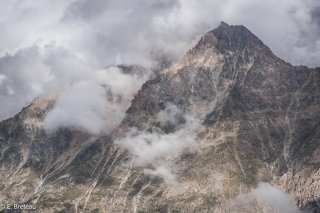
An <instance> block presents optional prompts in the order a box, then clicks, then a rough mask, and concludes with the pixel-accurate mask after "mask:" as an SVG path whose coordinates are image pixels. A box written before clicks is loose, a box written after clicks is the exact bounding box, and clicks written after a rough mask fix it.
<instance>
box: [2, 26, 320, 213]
mask: <svg viewBox="0 0 320 213" xmlns="http://www.w3.org/2000/svg"><path fill="white" fill-rule="evenodd" d="M122 69H123V70H124V72H126V73H131V72H132V73H137V72H138V71H136V69H137V67H135V66H130V67H127V66H123V67H122ZM139 70H141V68H139ZM110 98H111V99H112V97H110V95H109V96H108V94H106V99H110ZM55 104H56V97H43V98H40V99H38V100H36V101H34V102H33V103H32V104H31V105H29V106H27V107H26V108H24V109H23V110H22V111H21V112H20V113H19V114H17V115H16V116H15V117H13V118H11V119H8V120H5V121H2V122H1V123H0V148H1V161H0V164H1V173H0V180H1V183H2V184H1V185H0V189H1V195H0V200H1V202H2V203H8V204H15V203H19V204H30V205H34V206H36V210H32V212H239V210H241V212H286V211H288V212H299V211H300V210H299V209H298V208H300V209H301V211H302V210H306V211H311V212H312V211H313V212H317V211H319V208H320V200H319V199H320V174H319V168H320V157H319V156H320V146H319V144H320V135H319V134H320V123H319V121H320V113H319V112H320V69H318V68H316V69H309V68H307V67H303V66H299V67H296V66H292V65H290V64H288V63H286V62H284V61H283V60H281V59H279V58H278V57H277V56H275V55H274V54H273V53H272V52H271V50H270V49H269V48H268V47H267V46H266V45H264V44H263V42H262V41H260V40H259V39H258V38H257V37H256V36H255V35H253V34H252V33H251V32H250V31H249V30H248V29H246V28H245V27H244V26H229V25H228V24H226V23H222V24H221V25H220V26H219V27H218V28H216V29H214V30H212V31H210V32H208V33H207V34H206V35H204V36H203V37H202V38H201V39H200V41H199V42H198V44H197V45H196V46H195V47H193V48H192V49H191V50H189V51H188V52H187V53H186V55H185V56H184V57H183V58H182V59H181V60H180V61H178V62H176V63H175V64H172V65H171V66H170V67H167V68H165V69H163V70H161V71H160V72H157V75H156V76H154V77H152V78H151V79H150V80H148V81H147V82H146V83H144V84H143V86H142V87H141V89H140V90H139V91H138V92H137V94H135V96H134V98H133V100H132V101H131V105H130V106H129V108H128V109H127V110H126V113H125V117H124V119H123V120H122V122H121V124H120V125H119V126H117V127H114V128H113V129H110V130H108V131H105V132H103V133H100V134H92V133H88V132H86V131H81V129H80V130H79V129H75V128H73V127H63V128H59V129H57V130H56V131H51V132H48V131H46V130H45V129H44V124H43V121H44V120H45V118H46V115H47V114H48V113H49V112H50V111H52V110H53V109H54V107H55ZM106 117H107V116H106ZM134 144H136V145H137V146H138V145H139V146H140V147H136V146H134ZM158 144H161V146H157V145H158ZM141 159H142V160H141ZM261 182H264V184H262V185H261V184H260V183H261ZM266 183H269V184H267V185H266ZM271 185H276V186H271ZM257 186H258V188H257ZM280 189H281V190H282V191H281V190H280ZM270 197H271V198H272V197H277V198H279V199H277V200H279V201H282V200H283V202H272V199H270ZM270 200H271V202H270ZM290 202H291V203H290ZM291 204H292V206H290V205H291ZM317 209H318V210H317ZM26 212H28V211H26Z"/></svg>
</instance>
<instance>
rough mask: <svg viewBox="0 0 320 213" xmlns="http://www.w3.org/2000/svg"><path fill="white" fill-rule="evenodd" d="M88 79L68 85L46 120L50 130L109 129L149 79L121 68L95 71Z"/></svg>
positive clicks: (116, 123) (97, 132)
mask: <svg viewBox="0 0 320 213" xmlns="http://www.w3.org/2000/svg"><path fill="white" fill-rule="evenodd" d="M90 74H91V76H89V75H86V76H87V80H77V81H75V82H74V83H72V84H71V85H69V86H65V87H64V88H63V89H62V90H61V91H60V94H59V97H58V99H57V101H56V104H55V106H54V108H53V110H52V111H50V112H49V113H48V114H47V116H46V118H45V120H44V127H45V129H47V130H51V131H52V130H56V129H58V128H59V127H73V128H75V129H80V130H84V131H87V132H88V133H91V134H100V133H102V132H109V131H111V130H112V129H113V128H114V127H116V126H117V125H119V124H120V122H121V121H122V119H123V118H124V116H125V110H126V109H127V108H128V107H129V104H130V102H131V99H132V98H133V95H134V94H135V93H136V92H137V91H138V90H139V88H140V87H141V85H142V84H143V83H144V82H145V81H146V80H147V78H148V77H147V76H148V75H147V74H148V73H147V72H145V73H144V75H141V76H137V75H136V74H130V73H127V74H125V73H123V72H122V71H121V70H120V69H119V68H117V67H110V68H109V69H104V70H97V71H91V73H90Z"/></svg>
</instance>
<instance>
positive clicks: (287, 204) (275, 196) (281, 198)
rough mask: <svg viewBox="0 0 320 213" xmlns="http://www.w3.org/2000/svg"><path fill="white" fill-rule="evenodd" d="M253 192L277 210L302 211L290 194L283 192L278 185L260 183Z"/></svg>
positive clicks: (286, 212) (292, 212)
mask: <svg viewBox="0 0 320 213" xmlns="http://www.w3.org/2000/svg"><path fill="white" fill-rule="evenodd" d="M252 194H253V195H254V196H255V197H256V198H257V199H258V200H260V201H262V202H264V203H266V204H267V205H270V206H272V207H273V208H274V209H275V210H277V211H279V212H281V213H299V212H301V211H300V210H299V209H298V208H297V207H295V206H294V205H293V203H292V202H291V200H290V197H289V195H288V194H286V193H285V192H283V191H282V190H281V189H279V188H278V187H276V186H272V185H270V184H268V183H260V184H259V185H258V187H257V188H256V189H255V190H253V192H252Z"/></svg>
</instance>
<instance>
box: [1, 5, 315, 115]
mask: <svg viewBox="0 0 320 213" xmlns="http://www.w3.org/2000/svg"><path fill="white" fill-rule="evenodd" d="M317 2H318V1H316V0H268V1H261V0H130V1H124V0H117V1H111V0H55V1H50V0H12V1H7V0H0V29H1V33H0V109H1V110H0V120H2V119H5V118H8V117H10V116H12V115H14V114H15V113H17V112H18V111H19V110H20V109H21V108H22V107H23V106H25V105H26V104H28V103H30V101H31V100H32V99H33V98H35V97H37V96H40V95H44V94H47V93H54V94H60V93H63V92H64V91H65V90H67V91H73V90H72V89H71V90H70V85H71V84H74V83H79V82H81V81H84V80H88V78H89V79H91V80H90V81H92V82H95V83H97V84H99V83H101V82H97V81H96V80H95V79H96V77H95V76H93V75H95V74H93V73H99V72H97V70H100V69H101V68H103V67H106V66H109V65H114V64H119V63H127V64H141V65H143V66H146V67H151V66H152V65H153V64H154V63H156V62H157V60H160V59H162V58H164V57H169V58H171V59H172V60H177V59H178V58H180V57H181V56H182V55H183V53H184V52H185V51H186V50H188V49H189V48H191V47H192V46H193V45H194V43H195V42H196V41H197V40H198V39H199V37H200V36H201V35H203V34H204V33H205V32H206V31H209V30H211V29H213V28H215V27H217V25H218V24H219V23H220V21H225V22H227V23H229V24H242V25H245V26H246V27H248V28H249V29H250V30H251V31H252V32H253V33H254V34H256V35H257V36H258V37H259V38H260V39H261V40H262V41H263V42H264V43H265V44H267V45H268V46H269V47H270V48H271V49H272V50H273V52H274V53H275V54H277V55H278V56H279V57H281V58H283V59H284V60H286V61H288V62H290V63H292V64H294V65H300V64H303V65H308V66H311V67H314V66H319V64H320V39H319V38H320V36H319V35H320V4H319V3H317ZM120 79H122V78H120ZM126 79H127V78H126ZM92 82H90V83H89V85H90V84H91V83H92ZM68 95H70V94H68Z"/></svg>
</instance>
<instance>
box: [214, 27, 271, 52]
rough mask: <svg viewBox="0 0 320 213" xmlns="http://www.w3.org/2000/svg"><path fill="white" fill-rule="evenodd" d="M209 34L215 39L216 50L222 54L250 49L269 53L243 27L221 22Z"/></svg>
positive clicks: (262, 44) (263, 45)
mask: <svg viewBox="0 0 320 213" xmlns="http://www.w3.org/2000/svg"><path fill="white" fill-rule="evenodd" d="M210 32H211V33H213V34H214V36H215V37H216V38H217V40H218V43H217V49H218V50H220V51H222V52H224V51H242V50H244V49H251V48H254V49H256V50H257V49H264V50H268V51H270V50H269V48H268V47H267V46H266V45H265V44H264V43H263V42H262V41H261V40H260V39H259V38H258V37H257V36H255V35H254V34H253V33H252V32H251V31H250V30H248V29H247V28H246V27H245V26H243V25H228V24H226V23H225V22H221V24H220V26H219V27H217V28H216V29H214V30H212V31H210ZM210 32H209V33H210ZM270 52H271V51H270Z"/></svg>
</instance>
